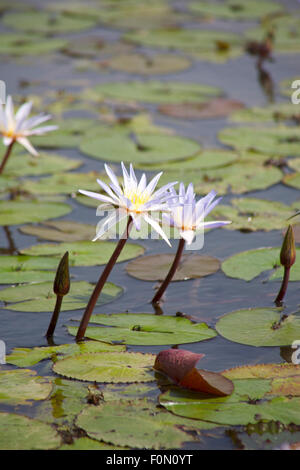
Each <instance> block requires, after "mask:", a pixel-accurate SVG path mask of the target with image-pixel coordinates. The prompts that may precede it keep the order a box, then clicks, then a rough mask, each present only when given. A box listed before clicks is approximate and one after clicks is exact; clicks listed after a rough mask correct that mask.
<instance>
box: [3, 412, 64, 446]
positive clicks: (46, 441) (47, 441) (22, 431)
mask: <svg viewBox="0 0 300 470" xmlns="http://www.w3.org/2000/svg"><path fill="white" fill-rule="evenodd" d="M0 428H1V429H5V432H2V433H1V435H0V449H2V450H42V449H45V450H48V449H55V448H57V447H59V446H60V444H61V440H60V437H59V435H58V434H57V432H56V431H55V429H54V428H53V427H52V426H50V425H48V424H45V423H42V422H40V421H37V420H34V419H30V418H27V417H26V416H21V415H16V414H12V413H3V412H2V413H0Z"/></svg>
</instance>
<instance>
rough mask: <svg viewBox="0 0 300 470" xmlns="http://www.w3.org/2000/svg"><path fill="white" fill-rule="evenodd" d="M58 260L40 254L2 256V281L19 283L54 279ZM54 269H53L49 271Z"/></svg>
mask: <svg viewBox="0 0 300 470" xmlns="http://www.w3.org/2000/svg"><path fill="white" fill-rule="evenodd" d="M56 268H57V260H55V259H52V258H46V257H38V256H24V255H16V256H1V266H0V283H1V284H19V283H22V282H42V281H50V280H53V278H54V275H55V269H56ZM50 269H52V270H53V271H48V270H50Z"/></svg>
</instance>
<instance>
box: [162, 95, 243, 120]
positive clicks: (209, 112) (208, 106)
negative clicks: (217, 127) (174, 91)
mask: <svg viewBox="0 0 300 470" xmlns="http://www.w3.org/2000/svg"><path fill="white" fill-rule="evenodd" d="M241 108H244V105H243V103H241V102H240V101H237V100H229V99H226V98H216V99H214V100H211V101H208V102H206V103H179V104H173V103H171V104H165V105H161V106H160V107H159V111H160V112H161V113H163V114H166V115H168V116H171V117H175V118H179V119H210V118H218V117H225V116H228V115H229V114H231V113H232V112H233V111H236V110H238V109H241Z"/></svg>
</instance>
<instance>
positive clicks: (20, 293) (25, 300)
mask: <svg viewBox="0 0 300 470" xmlns="http://www.w3.org/2000/svg"><path fill="white" fill-rule="evenodd" d="M93 290H94V286H93V285H92V284H89V283H88V282H84V281H78V282H72V284H71V289H70V292H69V294H68V295H66V296H65V297H64V299H63V302H62V307H61V311H66V310H78V309H81V308H84V307H86V305H87V303H88V301H89V298H90V296H91V295H92V292H93ZM121 292H122V289H121V287H118V286H116V285H115V284H112V283H106V284H105V286H104V288H103V291H102V294H101V296H100V298H99V301H98V306H99V305H103V304H105V303H108V302H111V301H112V300H114V299H115V298H116V297H117V296H119V295H120V294H121ZM0 300H2V301H3V302H5V303H6V304H7V305H6V307H4V308H5V309H7V310H14V311H17V312H52V311H53V309H54V306H55V302H56V295H55V294H54V292H53V282H43V283H37V284H27V285H19V286H17V287H9V288H7V289H3V290H1V291H0Z"/></svg>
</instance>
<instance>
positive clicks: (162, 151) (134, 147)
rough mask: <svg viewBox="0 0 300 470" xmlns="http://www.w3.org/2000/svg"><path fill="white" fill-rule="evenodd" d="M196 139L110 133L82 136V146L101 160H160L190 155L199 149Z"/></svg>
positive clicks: (133, 161)
mask: <svg viewBox="0 0 300 470" xmlns="http://www.w3.org/2000/svg"><path fill="white" fill-rule="evenodd" d="M199 149H200V146H199V144H198V143H197V142H195V141H193V140H191V139H187V138H184V137H179V136H170V135H162V134H136V135H135V138H133V137H132V136H131V135H117V134H112V135H107V136H99V137H95V138H91V139H89V140H83V142H82V143H81V145H80V150H81V151H82V152H83V153H85V154H87V155H89V156H91V157H93V158H97V159H100V160H109V161H114V162H120V161H123V162H126V163H127V162H131V163H133V164H135V163H139V164H141V163H143V162H146V163H147V162H148V163H149V162H153V163H155V162H160V161H169V160H178V159H184V158H187V157H191V156H193V155H195V154H197V153H198V152H199Z"/></svg>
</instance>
